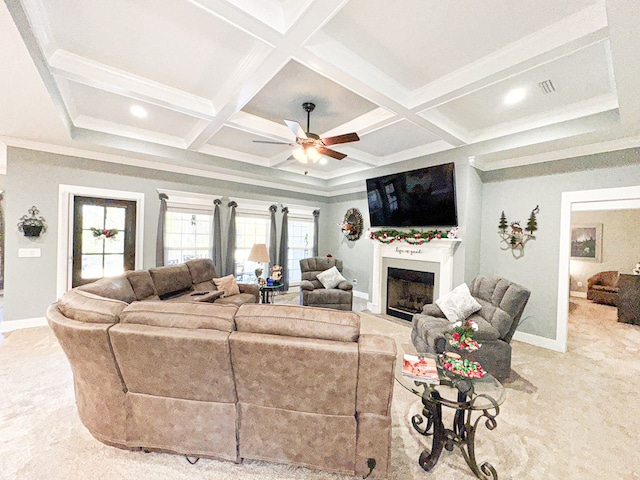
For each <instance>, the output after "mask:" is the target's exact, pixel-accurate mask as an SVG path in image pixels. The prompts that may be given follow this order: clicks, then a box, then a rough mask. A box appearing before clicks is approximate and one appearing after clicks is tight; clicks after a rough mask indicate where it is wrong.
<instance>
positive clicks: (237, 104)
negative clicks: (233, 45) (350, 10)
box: [189, 0, 347, 150]
mask: <svg viewBox="0 0 640 480" xmlns="http://www.w3.org/2000/svg"><path fill="white" fill-rule="evenodd" d="M346 2H347V0H326V1H323V2H322V4H321V5H320V4H318V3H314V4H312V5H311V7H310V8H309V9H308V10H307V11H305V13H304V14H303V15H302V16H301V17H300V20H299V21H298V23H297V24H296V25H294V26H293V27H292V28H291V29H290V30H289V31H288V32H287V34H286V35H284V36H283V37H282V38H280V39H278V40H277V41H276V42H275V48H274V50H273V51H272V52H271V53H270V54H269V55H267V56H266V58H262V59H260V62H256V65H255V68H247V69H245V71H244V72H243V73H242V74H240V75H238V76H237V77H236V78H234V79H232V81H233V83H232V84H230V89H229V90H228V91H225V92H223V94H224V97H225V98H224V99H223V98H222V96H218V97H217V98H216V100H215V104H216V105H221V107H220V111H219V112H218V113H217V115H216V118H215V119H214V120H213V121H212V122H211V123H210V125H208V126H207V128H205V129H204V130H203V131H202V132H201V133H200V135H198V136H197V137H196V138H195V139H193V141H192V142H191V145H190V147H189V148H190V149H192V150H198V149H200V148H201V147H202V145H204V144H205V143H206V142H207V141H208V140H209V139H210V138H211V137H212V136H213V135H214V134H215V133H216V132H217V131H218V130H220V128H222V127H223V126H224V125H225V123H227V122H228V121H229V120H230V119H231V117H232V116H234V115H235V114H236V113H238V112H239V111H240V110H241V109H242V108H243V107H244V106H245V105H246V104H247V103H248V102H249V101H250V100H251V98H253V97H254V96H255V95H256V94H257V93H258V92H259V91H260V89H261V88H263V87H264V86H265V85H266V84H267V83H268V82H269V81H270V80H271V79H272V78H273V77H274V76H275V75H276V74H277V73H278V72H279V71H280V69H282V67H284V65H286V63H287V62H288V61H289V60H291V59H292V58H293V57H294V56H295V55H296V53H297V52H298V51H299V50H300V45H303V44H304V43H305V42H306V41H307V40H308V39H309V37H311V36H312V35H314V34H315V33H316V32H317V31H318V30H319V29H320V28H322V26H323V25H324V24H325V23H326V22H328V21H329V20H330V19H331V18H332V17H333V16H334V15H335V14H336V13H338V12H339V11H340V9H342V7H343V6H344V5H345V4H346ZM258 63H259V64H258ZM231 85H233V86H234V87H235V88H231ZM238 85H241V86H242V88H240V89H239V88H238Z"/></svg>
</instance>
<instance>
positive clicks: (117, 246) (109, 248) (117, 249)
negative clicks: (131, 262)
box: [103, 232, 125, 253]
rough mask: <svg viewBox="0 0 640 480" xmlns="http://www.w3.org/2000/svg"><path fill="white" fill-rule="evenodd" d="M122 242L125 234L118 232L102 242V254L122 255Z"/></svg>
mask: <svg viewBox="0 0 640 480" xmlns="http://www.w3.org/2000/svg"><path fill="white" fill-rule="evenodd" d="M124 241H125V232H120V233H118V234H117V235H116V236H115V237H111V238H107V239H105V240H103V242H104V253H124Z"/></svg>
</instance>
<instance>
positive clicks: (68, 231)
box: [56, 184, 144, 298]
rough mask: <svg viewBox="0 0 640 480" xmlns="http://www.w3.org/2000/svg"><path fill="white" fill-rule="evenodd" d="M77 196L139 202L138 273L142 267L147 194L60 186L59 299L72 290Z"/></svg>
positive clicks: (137, 211) (137, 230) (136, 264)
mask: <svg viewBox="0 0 640 480" xmlns="http://www.w3.org/2000/svg"><path fill="white" fill-rule="evenodd" d="M76 195H79V196H84V197H97V198H112V199H117V200H129V201H133V202H136V247H135V252H136V263H135V268H136V270H138V269H141V268H142V265H143V262H142V246H143V245H144V238H143V231H144V228H143V227H144V193H140V192H125V191H123V190H110V189H105V188H93V187H82V186H79V185H62V184H61V185H60V187H59V189H58V261H57V272H58V273H57V283H56V292H57V298H60V297H61V296H62V294H63V293H64V292H66V291H67V290H69V289H70V288H71V269H72V263H73V251H72V248H73V242H72V240H71V239H72V238H73V231H72V229H73V221H72V219H73V199H74V197H75V196H76Z"/></svg>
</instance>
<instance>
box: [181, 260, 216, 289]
mask: <svg viewBox="0 0 640 480" xmlns="http://www.w3.org/2000/svg"><path fill="white" fill-rule="evenodd" d="M185 265H186V266H187V268H188V269H189V273H190V274H191V282H192V283H194V284H196V283H202V282H206V281H207V280H211V279H212V278H215V277H217V276H218V275H217V274H216V269H215V267H214V266H213V260H211V259H210V258H195V259H193V260H189V261H187V262H186V263H185Z"/></svg>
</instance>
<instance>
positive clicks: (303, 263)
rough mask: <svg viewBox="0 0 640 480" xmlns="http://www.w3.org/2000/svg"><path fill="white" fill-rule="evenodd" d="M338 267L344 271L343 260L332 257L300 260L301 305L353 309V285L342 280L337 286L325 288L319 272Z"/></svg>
mask: <svg viewBox="0 0 640 480" xmlns="http://www.w3.org/2000/svg"><path fill="white" fill-rule="evenodd" d="M331 267H336V268H337V269H338V271H339V272H342V260H336V259H335V258H332V257H311V258H303V259H302V260H300V271H301V272H302V282H301V283H300V305H306V306H310V307H324V308H333V309H335V310H351V309H352V307H353V285H351V284H350V283H349V282H347V281H343V282H340V283H339V284H338V285H337V286H336V287H335V288H324V286H323V285H322V283H321V282H320V280H318V274H319V273H322V272H324V271H325V270H328V269H330V268H331Z"/></svg>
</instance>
